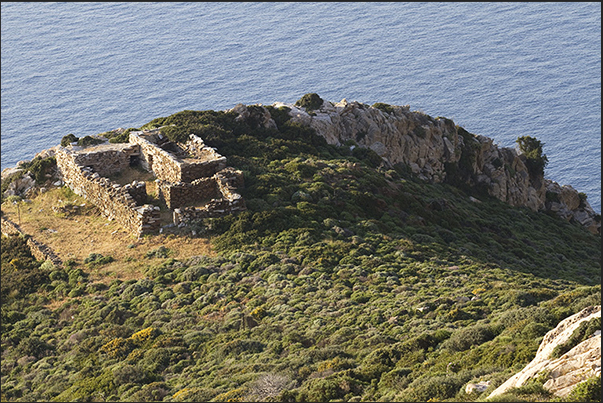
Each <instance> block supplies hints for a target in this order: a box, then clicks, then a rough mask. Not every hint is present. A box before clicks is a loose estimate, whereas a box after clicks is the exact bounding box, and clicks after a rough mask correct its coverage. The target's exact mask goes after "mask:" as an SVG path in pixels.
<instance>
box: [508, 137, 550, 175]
mask: <svg viewBox="0 0 603 403" xmlns="http://www.w3.org/2000/svg"><path fill="white" fill-rule="evenodd" d="M515 142H516V143H517V144H518V146H519V150H520V151H521V152H522V153H523V154H524V155H525V157H526V165H527V167H528V171H529V172H530V173H531V174H532V175H538V176H542V175H544V168H545V167H546V165H547V164H548V162H549V159H548V158H547V156H546V155H545V154H543V153H542V147H543V146H544V144H543V143H542V142H541V141H540V140H537V139H536V138H534V137H530V136H521V137H518V138H517V140H515Z"/></svg>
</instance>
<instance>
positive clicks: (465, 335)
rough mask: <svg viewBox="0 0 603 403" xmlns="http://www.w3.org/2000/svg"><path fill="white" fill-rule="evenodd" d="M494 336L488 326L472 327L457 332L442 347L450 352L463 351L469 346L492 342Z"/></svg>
mask: <svg viewBox="0 0 603 403" xmlns="http://www.w3.org/2000/svg"><path fill="white" fill-rule="evenodd" d="M495 336H496V335H495V334H494V332H493V331H492V329H491V328H490V327H489V326H482V325H477V326H472V327H468V328H465V329H461V330H457V331H456V332H454V333H453V334H452V336H450V338H449V339H448V340H446V341H445V342H444V343H443V344H442V347H444V348H447V349H449V350H451V351H465V350H468V349H469V348H471V346H475V345H479V344H482V343H485V342H487V341H489V340H492V339H493V338H494V337H495Z"/></svg>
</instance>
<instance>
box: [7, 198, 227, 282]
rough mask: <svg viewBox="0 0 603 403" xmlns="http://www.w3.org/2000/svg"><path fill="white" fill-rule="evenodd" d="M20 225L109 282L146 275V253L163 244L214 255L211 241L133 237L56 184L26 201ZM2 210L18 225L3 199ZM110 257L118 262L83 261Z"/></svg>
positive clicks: (176, 253) (180, 251) (180, 254)
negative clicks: (95, 264)
mask: <svg viewBox="0 0 603 403" xmlns="http://www.w3.org/2000/svg"><path fill="white" fill-rule="evenodd" d="M20 209H21V214H20V216H21V224H20V226H21V229H22V230H23V231H24V232H25V233H27V234H29V235H31V236H33V237H34V238H35V239H36V240H38V241H40V242H42V243H44V244H46V245H48V246H50V247H51V248H52V249H53V250H54V251H55V253H56V254H57V255H58V256H59V257H60V258H61V259H62V260H63V261H67V260H69V259H74V260H75V261H76V262H77V263H79V264H80V266H79V267H81V268H82V270H84V271H86V272H89V273H90V275H91V277H90V280H91V281H100V282H104V283H108V282H110V281H111V280H113V279H115V278H119V279H120V280H124V281H125V280H130V279H136V278H141V277H143V274H142V270H143V269H144V268H145V267H146V266H147V265H149V264H151V261H150V260H149V259H148V258H146V257H145V256H146V253H147V252H149V251H151V250H154V249H157V248H158V247H160V246H164V247H166V248H169V249H170V250H171V251H172V252H173V254H172V255H171V257H174V258H176V259H186V258H188V257H191V256H198V255H212V256H213V255H215V253H214V252H212V250H211V246H210V242H209V239H207V238H191V237H190V236H186V235H176V234H157V235H146V236H144V237H142V238H141V239H136V237H134V236H132V235H130V234H129V233H128V232H126V231H125V230H124V229H123V228H122V227H121V226H120V225H119V224H118V223H117V222H115V221H108V220H107V219H106V218H105V217H104V216H103V215H102V214H101V213H100V211H99V210H98V209H97V208H96V207H94V206H93V205H92V204H91V203H90V202H88V201H87V200H85V199H84V198H82V197H80V196H78V195H76V194H74V193H73V192H71V191H70V190H69V189H68V188H64V187H63V188H53V189H51V190H49V191H47V192H45V193H42V194H40V195H38V196H37V197H35V198H34V199H32V200H31V202H29V203H25V202H21V207H20ZM2 211H3V213H4V214H6V217H7V218H9V219H10V220H11V221H13V222H15V223H18V221H19V220H18V216H17V206H15V205H13V204H10V203H4V204H3V205H2ZM91 253H98V254H101V255H103V256H111V257H112V258H113V259H114V261H113V262H111V263H107V264H104V265H102V266H99V267H97V268H88V267H86V265H85V264H84V263H83V262H84V260H85V259H86V258H87V257H88V256H89V255H90V254H91Z"/></svg>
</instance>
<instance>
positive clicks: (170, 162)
mask: <svg viewBox="0 0 603 403" xmlns="http://www.w3.org/2000/svg"><path fill="white" fill-rule="evenodd" d="M153 136H158V134H152V135H149V138H153ZM129 140H130V143H132V144H137V145H138V146H140V163H141V165H142V167H143V168H144V169H146V170H147V171H149V172H153V173H154V174H155V176H156V177H157V179H160V180H163V181H167V182H180V180H181V177H182V175H181V170H180V163H179V162H178V160H177V159H176V158H175V157H174V156H173V155H172V154H170V153H169V152H167V151H165V150H163V149H161V148H159V147H157V145H156V144H155V143H153V142H151V141H149V140H147V138H144V137H143V132H130V137H129Z"/></svg>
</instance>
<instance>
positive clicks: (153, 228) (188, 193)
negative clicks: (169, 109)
mask: <svg viewBox="0 0 603 403" xmlns="http://www.w3.org/2000/svg"><path fill="white" fill-rule="evenodd" d="M159 130H160V129H154V130H149V131H136V132H131V133H130V136H129V142H128V143H125V144H108V143H104V144H100V145H95V146H88V147H76V146H73V145H69V146H67V147H57V151H56V160H57V167H58V170H59V173H60V176H61V177H62V179H63V181H64V182H65V184H66V185H67V186H69V188H71V190H73V191H74V192H75V193H76V194H78V195H80V196H83V197H85V198H86V199H87V200H89V201H90V202H92V203H93V204H94V205H96V206H97V207H98V208H99V209H100V210H101V212H102V213H103V214H104V215H105V216H106V217H107V218H109V219H110V220H113V219H114V220H116V221H117V222H118V223H119V224H120V225H121V226H122V227H123V228H124V229H126V230H127V231H128V232H130V233H131V234H133V235H135V236H137V237H140V236H142V235H145V234H156V233H159V232H160V230H161V224H162V223H161V219H160V208H159V206H154V205H152V204H148V203H147V200H148V198H147V189H146V183H145V182H141V181H133V182H132V183H130V184H126V185H123V186H122V185H120V184H118V183H115V182H113V181H111V180H110V179H109V178H108V177H109V176H111V175H115V174H118V173H120V172H123V171H124V170H126V169H128V168H129V167H136V166H140V167H142V168H143V169H144V170H146V171H148V172H150V173H152V174H153V175H154V176H155V178H156V179H155V182H156V184H157V196H158V197H159V198H160V199H161V200H163V201H164V202H165V204H166V206H167V207H168V208H169V209H170V210H173V214H172V222H171V223H168V224H167V225H170V224H174V225H178V226H179V227H182V226H185V225H188V224H191V223H194V222H197V221H199V220H201V219H203V218H208V217H220V216H223V215H226V214H231V213H234V212H237V211H243V210H245V209H246V208H245V201H244V199H243V198H242V197H241V195H240V194H238V193H237V192H236V189H237V188H238V187H242V186H243V173H242V172H241V171H238V170H235V169H233V168H231V167H227V166H226V158H225V157H224V156H222V155H220V154H219V153H218V152H217V151H216V150H215V149H214V148H211V147H208V146H206V145H205V143H204V142H203V140H202V139H201V138H200V137H198V136H196V135H194V134H191V135H190V136H189V140H188V141H187V142H186V143H184V144H181V143H175V142H172V141H170V140H168V139H167V138H165V137H164V136H162V135H161V133H160V132H159Z"/></svg>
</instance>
